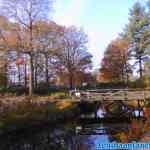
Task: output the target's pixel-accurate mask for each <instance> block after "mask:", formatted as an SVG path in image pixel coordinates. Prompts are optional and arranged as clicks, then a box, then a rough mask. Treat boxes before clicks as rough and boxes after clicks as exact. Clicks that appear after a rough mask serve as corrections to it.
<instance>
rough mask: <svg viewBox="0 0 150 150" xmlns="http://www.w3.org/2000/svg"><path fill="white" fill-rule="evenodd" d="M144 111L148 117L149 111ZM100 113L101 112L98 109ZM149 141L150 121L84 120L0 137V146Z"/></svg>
mask: <svg viewBox="0 0 150 150" xmlns="http://www.w3.org/2000/svg"><path fill="white" fill-rule="evenodd" d="M146 113H147V115H146V116H147V117H148V118H149V116H150V113H149V112H146ZM99 115H101V116H100V117H103V116H102V115H103V112H102V111H100V112H99ZM139 141H140V142H150V121H149V119H147V120H146V121H144V120H143V119H140V118H138V119H132V121H130V122H124V123H122V122H118V123H112V124H110V123H96V124H94V123H93V124H85V123H84V122H80V123H74V122H70V123H69V124H63V125H59V126H57V127H42V129H36V130H35V129H34V130H32V129H30V131H28V132H21V133H13V134H8V135H7V136H2V137H0V150H95V148H96V146H97V145H98V144H100V143H112V142H113V143H115V142H119V143H120V142H121V143H130V142H139Z"/></svg>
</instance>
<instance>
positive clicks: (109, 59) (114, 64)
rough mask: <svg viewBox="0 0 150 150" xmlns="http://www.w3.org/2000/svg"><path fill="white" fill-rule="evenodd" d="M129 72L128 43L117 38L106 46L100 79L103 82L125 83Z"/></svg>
mask: <svg viewBox="0 0 150 150" xmlns="http://www.w3.org/2000/svg"><path fill="white" fill-rule="evenodd" d="M129 71H130V66H129V64H128V41H126V40H125V39H121V38H120V39H119V38H117V39H116V40H114V41H112V42H111V43H110V44H109V45H108V47H107V49H106V51H105V53H104V58H103V60H102V62H101V68H100V79H102V80H104V81H125V79H127V78H126V77H127V74H128V73H129Z"/></svg>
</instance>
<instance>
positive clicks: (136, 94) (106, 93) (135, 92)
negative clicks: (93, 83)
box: [71, 89, 150, 101]
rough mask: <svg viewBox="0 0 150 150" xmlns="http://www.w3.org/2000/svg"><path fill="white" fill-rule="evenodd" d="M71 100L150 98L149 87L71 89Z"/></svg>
mask: <svg viewBox="0 0 150 150" xmlns="http://www.w3.org/2000/svg"><path fill="white" fill-rule="evenodd" d="M71 95H72V99H73V101H118V100H121V101H131V100H148V99H150V90H149V89H98V90H86V91H71Z"/></svg>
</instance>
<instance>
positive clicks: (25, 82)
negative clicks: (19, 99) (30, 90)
mask: <svg viewBox="0 0 150 150" xmlns="http://www.w3.org/2000/svg"><path fill="white" fill-rule="evenodd" d="M24 87H25V89H26V88H27V65H26V64H25V65H24Z"/></svg>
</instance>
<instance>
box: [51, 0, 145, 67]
mask: <svg viewBox="0 0 150 150" xmlns="http://www.w3.org/2000/svg"><path fill="white" fill-rule="evenodd" d="M139 1H140V0H139ZM141 1H142V0H141ZM134 2H136V0H56V3H55V7H54V9H55V12H54V17H53V18H54V20H55V21H56V22H57V23H58V24H61V25H66V26H71V25H75V26H77V27H81V28H83V29H84V31H85V32H86V33H87V34H88V39H89V44H88V50H89V52H90V53H91V54H92V55H93V66H94V69H98V68H99V67H100V62H101V59H102V57H103V54H104V51H105V49H106V47H107V46H108V44H109V43H110V42H111V41H112V40H113V39H115V38H116V37H117V35H118V34H119V33H121V32H122V29H123V28H124V26H125V24H127V23H128V17H129V9H130V8H132V6H133V4H134Z"/></svg>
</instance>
